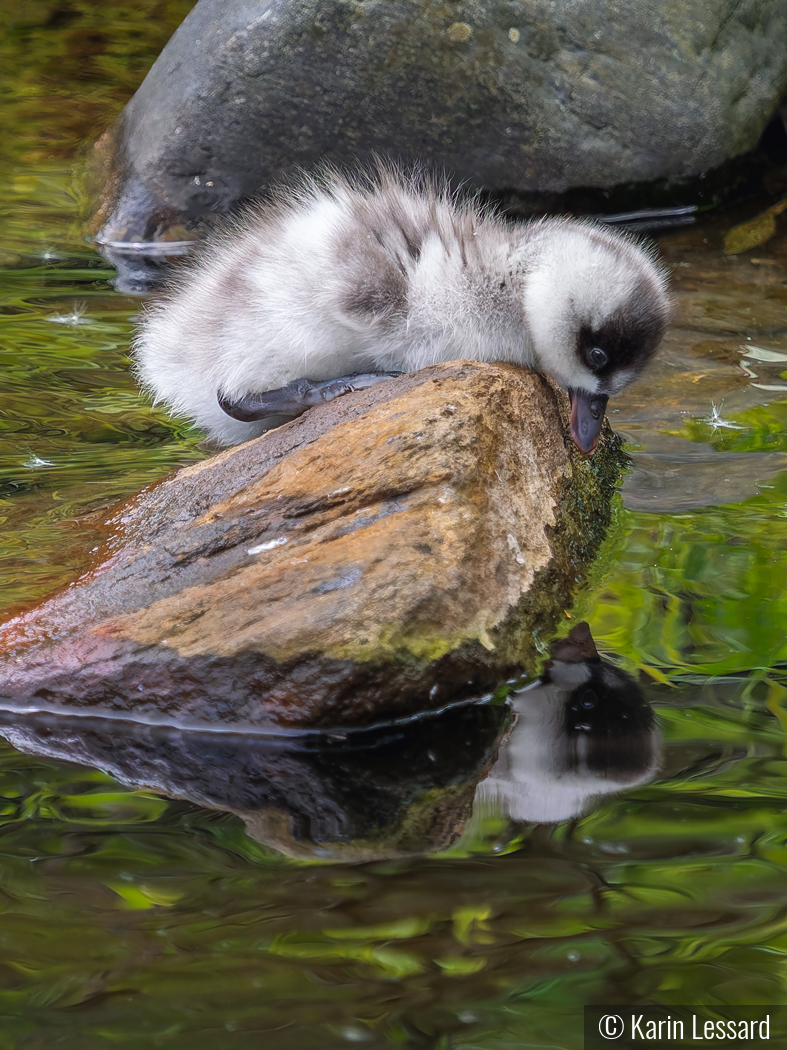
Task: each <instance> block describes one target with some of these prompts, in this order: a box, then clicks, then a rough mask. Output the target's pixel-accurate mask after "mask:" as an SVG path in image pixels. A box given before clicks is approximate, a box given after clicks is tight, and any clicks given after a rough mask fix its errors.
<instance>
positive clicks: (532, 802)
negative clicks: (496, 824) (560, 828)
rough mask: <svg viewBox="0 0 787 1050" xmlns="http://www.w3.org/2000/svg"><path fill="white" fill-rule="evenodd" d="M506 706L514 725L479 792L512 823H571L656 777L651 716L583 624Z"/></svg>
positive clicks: (558, 645)
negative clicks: (596, 802) (595, 803)
mask: <svg viewBox="0 0 787 1050" xmlns="http://www.w3.org/2000/svg"><path fill="white" fill-rule="evenodd" d="M512 703H513V707H514V710H515V711H516V715H517V721H516V724H515V726H514V728H513V730H512V731H511V733H510V735H509V738H508V740H507V741H506V743H505V744H504V745H503V747H502V748H501V749H500V754H499V757H498V761H497V763H496V764H495V766H494V767H493V768H492V770H491V773H490V775H489V777H488V778H487V779H486V780H484V781H482V782H481V784H480V785H479V794H480V797H481V798H486V799H497V800H498V801H499V802H500V803H501V804H502V806H503V808H504V809H505V811H506V813H507V814H508V816H510V817H511V818H512V819H513V820H526V821H536V822H540V823H544V822H551V821H560V820H569V819H571V818H572V817H576V816H579V815H580V814H581V813H582V812H584V811H585V809H586V808H587V806H588V803H589V802H591V800H593V799H599V798H601V797H602V796H604V795H610V794H614V793H615V792H617V791H622V790H623V789H624V788H626V787H633V786H634V785H635V784H642V783H644V782H646V781H648V780H650V779H652V777H653V776H654V774H655V772H656V769H657V766H658V751H659V735H658V731H657V729H656V726H655V723H654V718H653V712H652V710H651V708H650V706H649V704H648V703H647V701H646V700H645V698H644V697H643V695H642V693H641V691H640V689H639V687H638V685H637V683H636V682H635V681H634V679H633V678H631V677H630V676H629V675H627V674H626V673H625V672H624V671H621V670H620V669H619V668H617V667H614V666H613V665H612V664H610V663H607V662H606V661H605V660H602V659H601V657H600V656H599V655H598V652H597V651H596V646H595V644H594V642H593V638H592V637H591V634H590V629H589V628H588V625H587V624H586V623H580V624H577V625H576V626H575V627H574V628H573V629H572V631H571V633H570V635H569V636H568V638H565V639H563V640H561V641H559V642H557V643H556V644H555V645H553V647H552V660H550V661H549V663H548V664H547V666H546V668H545V674H544V675H543V677H542V678H541V679H540V681H539V682H538V683H537V684H536V685H534V686H531V687H530V688H528V689H524V690H522V691H521V692H517V693H514V696H513V697H512Z"/></svg>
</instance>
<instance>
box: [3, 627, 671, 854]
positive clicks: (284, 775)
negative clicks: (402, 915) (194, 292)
mask: <svg viewBox="0 0 787 1050" xmlns="http://www.w3.org/2000/svg"><path fill="white" fill-rule="evenodd" d="M514 708H515V711H516V715H517V718H516V724H515V726H514V728H513V730H511V731H510V734H509V735H508V736H507V737H506V733H507V731H508V730H509V727H510V724H511V709H510V708H509V707H507V706H502V705H494V704H463V705H456V706H454V707H451V708H448V709H446V710H445V711H442V712H440V713H438V714H429V715H424V716H422V717H419V718H415V719H412V720H410V721H406V722H401V723H397V724H393V725H387V726H380V727H376V728H373V729H363V730H349V731H347V732H336V731H335V732H332V733H330V732H319V733H318V732H314V733H309V732H306V733H300V734H292V735H286V736H261V735H259V736H249V735H248V734H240V733H230V732H227V733H215V732H194V731H184V730H178V729H173V728H170V727H164V726H150V725H140V724H137V723H122V722H121V723H119V722H117V721H112V722H107V721H103V720H101V719H93V718H73V717H72V718H69V717H67V716H63V715H43V714H34V715H27V716H22V717H20V716H19V715H12V714H8V713H6V714H1V715H0V735H2V736H4V737H5V738H6V739H7V740H8V741H9V742H10V743H12V744H13V745H14V746H15V747H16V748H18V749H19V750H20V751H24V752H30V753H33V754H37V755H45V756H47V757H49V758H55V759H61V760H66V761H70V762H78V763H82V764H86V765H91V766H97V767H99V768H100V769H102V770H104V771H106V772H108V773H111V774H112V775H113V776H115V777H116V778H117V779H119V780H121V781H122V782H124V783H126V784H129V785H131V786H133V787H136V788H148V789H153V790H155V791H158V792H160V793H162V794H164V795H168V796H170V797H173V798H182V799H188V800H189V801H191V802H195V803H197V804H198V805H201V806H206V807H208V808H210V809H219V810H225V811H229V812H232V813H236V814H237V815H238V816H240V817H241V818H242V819H243V820H244V822H245V824H246V828H247V831H248V833H249V835H250V836H251V837H252V838H254V839H256V840H257V841H259V842H262V843H264V844H266V845H268V846H272V847H274V848H275V849H277V850H279V851H281V852H283V853H286V854H288V855H290V856H301V857H316V858H320V859H336V860H344V861H359V860H370V859H374V858H381V857H393V856H403V855H409V854H419V853H433V852H437V851H440V850H443V849H446V848H447V847H449V846H450V845H451V844H452V843H453V842H455V840H456V839H457V838H458V837H459V836H460V835H461V833H462V830H463V828H464V825H465V822H466V821H467V819H468V817H469V816H470V813H471V810H472V804H473V796H474V793H475V789H476V786H477V784H478V783H479V781H483V783H482V786H481V797H487V798H488V797H490V796H491V797H497V798H500V799H502V800H503V802H504V805H505V808H506V810H507V813H508V815H510V816H511V817H512V818H513V819H515V820H527V821H534V822H546V821H556V820H564V819H567V818H569V817H573V816H575V815H577V814H578V813H579V812H581V811H582V810H583V809H584V808H585V806H586V804H587V802H588V800H590V799H591V798H593V797H598V796H601V795H608V794H611V793H614V792H615V791H618V790H620V789H622V788H624V787H626V786H628V785H631V784H634V783H641V782H642V781H643V780H645V779H647V778H648V777H650V776H651V775H652V774H653V772H654V771H655V768H656V753H657V737H656V732H655V729H654V725H653V716H652V714H651V711H650V708H649V706H648V705H647V703H646V702H645V701H644V699H643V697H642V695H641V693H640V691H639V689H638V687H637V686H636V684H635V683H634V682H633V680H632V679H631V678H630V677H629V676H628V675H626V674H624V673H623V672H622V671H619V670H617V669H616V668H614V667H612V666H611V665H609V664H607V663H605V662H603V661H602V660H601V659H600V658H599V656H598V653H597V652H596V648H595V645H594V644H593V639H592V638H591V636H590V631H589V629H588V627H587V625H586V624H581V625H579V626H578V627H575V628H574V630H573V631H572V632H571V634H570V635H569V637H568V638H567V639H565V640H563V641H561V642H558V643H556V644H555V646H554V647H553V659H552V661H551V662H550V664H549V665H548V668H547V671H546V673H545V675H544V676H543V678H542V679H541V680H540V681H539V682H538V683H537V684H536V685H535V686H531V687H530V688H529V689H525V690H523V691H521V692H519V693H517V694H515V697H514ZM121 727H122V728H121ZM119 734H122V746H119ZM502 741H505V742H504V743H502V747H501V742H502ZM498 753H499V757H498ZM496 759H497V761H496V762H495V760H496ZM490 770H491V775H489V774H490ZM487 775H489V779H488V780H486V781H484V780H483V778H484V777H485V776H487Z"/></svg>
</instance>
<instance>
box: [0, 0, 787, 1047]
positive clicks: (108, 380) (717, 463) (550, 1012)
mask: <svg viewBox="0 0 787 1050" xmlns="http://www.w3.org/2000/svg"><path fill="white" fill-rule="evenodd" d="M9 6H10V5H9ZM189 6H190V4H189V3H187V2H182V0H181V2H175V0H172V2H168V3H154V2H152V0H143V2H140V0H137V2H135V3H134V4H133V5H131V4H127V5H125V6H124V5H122V4H114V5H113V4H109V5H108V4H99V3H93V2H88V0H81V2H77V0H73V2H72V3H61V4H58V3H50V2H47V0H30V2H28V3H25V4H24V5H14V11H15V14H14V15H13V16H11V15H10V14H9V13H5V14H3V15H2V16H0V17H2V18H5V19H6V20H8V19H11V18H12V17H13V21H10V22H8V24H7V25H4V26H3V32H2V33H0V66H2V68H3V69H4V70H11V71H15V76H14V80H13V82H11V81H9V82H7V83H6V84H5V85H4V87H3V93H2V96H1V97H0V105H1V106H2V110H1V111H0V124H1V125H2V129H3V135H0V165H1V166H2V176H3V177H2V180H0V331H1V332H2V338H1V339H0V357H1V358H2V369H3V392H2V414H0V593H1V594H2V606H3V615H4V616H5V615H10V614H11V613H12V612H13V611H14V610H15V609H18V608H21V607H22V606H25V605H28V604H31V603H33V602H35V601H36V600H37V599H39V598H40V597H42V596H43V595H45V594H46V593H48V592H49V591H50V590H52V589H53V588H55V587H57V586H59V585H62V584H64V583H66V582H68V581H69V580H70V579H72V578H73V577H74V575H75V574H77V573H78V572H79V571H80V569H81V568H82V567H84V565H85V563H86V561H87V560H88V558H89V553H90V549H91V547H92V546H93V545H94V542H95V532H94V523H95V522H97V521H100V520H101V516H102V511H103V509H104V508H106V507H107V506H109V505H111V504H112V503H114V502H116V501H117V500H119V499H121V498H123V497H124V496H127V495H129V494H131V493H133V492H135V491H136V490H137V489H139V488H140V487H142V486H143V485H145V484H148V483H150V482H152V481H155V480H157V479H158V478H161V477H163V476H164V475H165V474H167V473H168V472H169V471H171V470H173V469H175V468H177V467H178V466H180V465H182V464H184V463H187V462H189V461H192V460H194V459H195V458H198V457H200V456H202V455H204V453H203V451H202V450H201V449H200V447H199V440H200V439H199V435H198V434H196V433H194V432H192V431H190V430H189V429H188V428H186V427H184V426H182V425H179V424H176V423H173V422H172V421H170V420H168V419H166V418H165V417H164V416H163V415H161V414H160V413H158V412H156V411H155V410H153V409H152V408H151V407H150V406H149V405H148V404H147V402H146V401H145V400H144V398H142V397H140V395H139V394H138V392H137V390H136V388H135V385H134V383H133V381H132V379H131V378H130V375H129V370H128V357H127V351H128V342H129V336H130V333H131V330H132V324H133V317H134V314H135V313H136V312H137V311H138V309H139V300H136V299H131V298H126V297H124V296H122V295H120V294H118V293H116V292H115V291H114V290H113V289H112V287H111V286H110V285H109V283H108V281H109V279H110V278H111V277H112V272H111V271H110V270H109V269H108V267H107V266H106V264H105V263H104V262H103V261H102V260H101V258H100V257H98V256H97V255H96V254H95V253H94V252H93V251H92V250H91V249H90V246H89V244H88V243H87V242H86V240H85V237H84V231H85V225H84V218H83V217H84V204H83V201H84V197H85V194H86V190H85V188H84V187H83V186H82V184H81V181H80V177H79V176H75V174H74V173H75V170H76V171H77V172H79V171H81V170H82V168H83V165H82V163H81V161H80V160H79V159H77V160H75V159H74V158H75V156H77V155H78V147H80V146H81V145H82V144H84V143H89V141H90V140H91V138H92V137H94V136H95V135H96V134H97V133H98V132H99V131H100V130H101V129H102V128H103V127H105V126H106V125H107V124H108V123H109V122H110V121H111V119H112V118H113V116H114V115H115V114H116V113H117V112H118V111H119V109H120V108H121V107H122V104H123V103H124V101H125V100H126V99H127V98H128V97H129V95H130V94H131V93H132V92H133V90H134V88H135V87H136V86H137V84H138V83H139V81H140V79H141V77H142V76H143V75H144V72H145V70H146V68H147V67H148V66H149V65H150V63H151V61H152V59H153V58H154V57H155V55H156V54H157V53H158V51H159V50H160V48H161V46H163V43H164V42H165V40H166V38H167V35H168V33H169V32H170V31H171V29H172V28H173V27H174V26H175V25H177V23H178V21H179V20H180V19H181V18H182V16H183V14H184V13H185V11H186V10H188V8H189ZM771 200H772V198H767V199H766V196H765V191H764V190H763V194H762V200H761V201H759V202H757V201H750V202H748V203H744V204H741V206H740V209H739V211H738V212H736V213H735V214H729V213H728V214H724V215H723V214H720V213H718V212H713V213H711V214H710V215H708V216H707V217H706V218H705V219H704V220H703V221H702V222H701V223H699V224H698V225H696V226H694V227H691V228H688V229H686V230H683V231H679V232H676V233H673V234H670V235H669V236H667V237H665V238H664V239H663V241H662V250H663V252H664V254H665V257H666V259H667V261H668V263H669V265H670V266H671V268H672V270H673V273H674V278H675V289H676V299H677V316H676V323H675V325H674V327H673V329H672V331H671V333H670V335H669V337H668V340H667V342H666V345H665V347H664V350H663V352H662V353H661V355H660V357H659V360H658V363H657V364H656V365H655V366H654V367H653V369H652V370H651V371H650V372H649V374H648V375H647V377H646V379H645V380H644V381H643V382H642V383H640V384H639V385H638V386H637V387H635V388H633V389H632V390H631V391H629V392H628V393H627V394H626V396H625V397H622V398H619V399H618V403H617V405H616V406H615V413H614V414H613V415H612V417H611V418H612V421H613V425H615V426H616V428H617V429H619V430H620V431H621V432H622V433H623V434H624V435H625V436H626V438H627V440H628V441H629V442H630V447H631V449H632V455H633V469H632V473H631V474H630V476H629V477H628V478H627V479H626V481H625V484H624V485H623V489H622V495H621V498H620V500H619V503H618V505H617V508H616V511H615V520H614V526H613V529H612V531H611V534H610V537H609V540H608V542H607V544H606V546H605V549H604V551H603V554H602V557H601V558H600V559H599V561H598V563H597V564H596V566H595V567H594V570H593V575H592V581H591V584H590V586H589V588H588V589H587V591H586V592H585V593H584V594H583V595H582V597H581V600H580V604H579V607H578V608H577V609H575V610H572V612H571V619H570V620H567V624H566V626H567V628H568V627H570V626H571V625H575V624H576V623H577V621H579V620H580V619H585V620H587V621H588V622H589V623H590V625H591V630H592V635H593V638H594V639H595V643H596V645H597V646H598V648H599V650H600V651H601V652H602V653H603V654H606V659H607V661H608V666H613V667H614V668H617V669H618V670H612V671H609V669H608V671H607V673H608V674H610V675H612V677H613V678H614V681H615V683H617V684H616V685H615V686H614V688H613V687H610V689H611V691H612V692H613V693H614V692H615V689H617V691H618V692H617V694H616V695H618V699H619V704H618V706H616V707H614V709H613V707H610V706H609V704H607V706H606V707H604V710H603V711H602V712H601V715H599V713H598V710H596V709H594V710H596V714H595V715H588V712H587V710H585V709H584V708H583V707H582V704H583V702H584V701H583V697H585V694H582V696H580V697H577V695H576V694H574V693H571V691H570V689H569V690H568V691H567V692H565V696H564V700H565V705H564V708H561V710H562V711H563V713H562V714H561V715H560V717H559V718H558V720H557V721H558V723H559V725H558V729H557V730H555V731H554V732H552V731H551V730H550V731H548V729H547V728H545V726H547V724H548V723H549V717H548V715H547V714H545V715H544V718H543V719H542V720H541V721H539V718H540V715H539V711H541V710H542V709H543V710H544V711H547V707H548V703H553V702H555V703H563V701H562V700H560V699H559V698H558V699H555V697H554V696H552V695H551V694H549V689H550V688H553V687H552V686H549V685H548V684H543V683H542V684H541V685H535V686H532V687H531V690H530V692H527V693H524V694H523V695H522V697H521V698H519V700H517V703H520V704H521V712H520V714H521V720H520V723H519V726H520V728H521V727H522V726H529V727H530V729H531V730H532V734H533V735H532V736H520V737H519V738H517V737H516V736H515V735H512V736H510V737H509V738H508V743H507V744H506V745H505V746H504V748H503V750H502V751H501V755H500V758H499V762H498V765H497V766H496V767H495V769H494V770H493V771H492V773H491V775H490V776H489V777H488V778H487V780H486V782H485V783H486V789H484V790H482V791H481V792H479V796H478V798H477V799H476V805H475V808H474V809H472V796H473V785H474V784H475V782H476V781H477V780H478V778H479V777H480V776H481V775H482V774H486V773H489V768H488V767H489V764H490V762H491V758H490V755H491V756H492V757H494V750H495V748H496V746H497V742H498V741H499V736H500V733H502V732H503V731H505V729H506V728H507V727H508V725H509V722H508V719H509V715H508V711H507V709H506V708H505V707H500V706H491V707H486V708H480V709H479V708H470V709H461V710H459V711H456V712H452V713H451V712H449V713H447V714H446V715H445V716H440V717H433V718H431V719H427V720H425V721H424V723H423V724H420V725H418V726H417V727H415V728H414V727H413V726H412V725H410V726H407V725H405V726H399V727H393V728H391V729H388V730H380V731H377V732H376V733H373V734H369V735H367V736H366V737H364V738H359V737H352V736H351V737H350V738H348V739H346V740H338V739H336V740H332V741H328V742H322V743H321V744H320V746H319V747H318V746H317V744H316V743H315V742H314V741H311V740H309V739H302V740H298V741H294V742H293V741H290V742H287V743H286V744H285V743H282V742H279V743H277V744H271V743H270V742H268V743H265V742H263V741H256V742H252V743H249V742H248V741H244V740H242V739H236V738H234V737H232V736H231V735H229V736H228V737H227V738H226V739H223V740H221V741H216V740H214V739H209V738H205V737H200V736H197V737H191V738H181V737H179V736H178V734H176V733H174V732H172V731H167V732H165V731H163V730H162V731H159V732H158V733H157V732H154V731H153V730H148V731H147V732H145V731H142V730H139V729H137V730H134V729H133V728H132V727H129V726H123V725H122V724H116V725H114V726H111V727H109V728H108V727H107V726H106V725H104V726H101V725H96V724H92V723H91V724H88V723H87V722H82V724H80V725H79V726H78V727H77V728H74V727H73V726H63V725H62V723H60V722H58V721H57V720H55V721H50V722H47V720H46V719H42V720H39V722H38V723H29V724H27V725H26V726H21V727H20V726H19V725H15V724H13V720H8V719H6V721H5V722H4V723H3V725H2V726H0V731H2V732H4V733H5V734H6V736H7V738H8V740H9V741H14V742H15V743H16V745H17V747H14V746H12V744H11V743H10V742H2V743H0V1047H1V1048H2V1050H6V1048H7V1050H11V1048H14V1050H16V1048H25V1050H27V1048H39V1047H40V1048H47V1050H49V1048H52V1047H62V1048H66V1050H82V1048H85V1050H93V1048H101V1047H105V1046H120V1047H129V1048H137V1047H139V1048H142V1047H159V1046H160V1047H167V1048H173V1050H179V1048H184V1050H203V1048H204V1050H225V1048H226V1050H234V1048H236V1047H238V1048H240V1047H243V1048H247V1047H256V1046H260V1047H262V1046H264V1047H266V1050H268V1048H270V1050H276V1048H279V1047H281V1048H287V1050H296V1048H300V1047H303V1048H312V1047H320V1048H326V1050H334V1048H340V1047H348V1046H352V1045H358V1046H365V1047H370V1048H376V1047H379V1048H383V1047H395V1046H402V1047H413V1048H417V1047H429V1048H431V1047H440V1048H446V1050H447V1048H449V1047H450V1048H452V1050H470V1048H483V1050H497V1048H504V1047H506V1048H507V1047H511V1048H513V1047H531V1046H532V1047H536V1046H539V1047H571V1048H575V1047H576V1048H578V1047H580V1046H581V1045H582V1034H581V1033H582V1028H581V1006H582V1005H583V1004H585V1003H587V1004H607V1003H662V1004H667V1005H669V1004H679V1003H687V1004H700V1003H709V1004H712V1003H725V1004H730V1003H748V1004H774V1005H775V1004H785V1003H787V904H786V903H785V902H786V901H787V816H785V801H787V781H786V780H785V776H786V775H787V758H786V757H785V728H787V674H785V665H787V631H785V624H787V588H786V587H785V583H786V582H787V580H786V577H787V378H786V377H787V313H786V312H785V311H786V310H787V283H786V282H787V225H784V226H782V227H780V228H778V229H777V235H776V237H775V238H773V239H772V240H770V241H769V242H768V243H767V244H765V245H763V246H761V247H759V248H756V249H754V250H752V251H749V252H747V253H744V254H742V255H738V256H725V255H724V254H723V251H722V243H723V236H724V234H725V232H726V230H727V229H728V228H729V226H730V225H731V224H732V223H733V222H739V221H742V220H744V219H747V218H750V217H751V216H752V215H753V214H755V213H756V212H757V210H759V209H760V208H761V207H764V206H765V205H766V204H768V203H770V202H771ZM626 675H628V676H630V677H626ZM615 676H619V677H615ZM635 678H636V680H637V681H638V682H639V689H638V690H637V687H636V686H633V685H632V684H631V683H632V682H633V679H635ZM554 689H555V691H556V692H559V689H558V686H557V685H555V686H554ZM632 690H634V692H632ZM608 692H609V690H608ZM545 705H546V706H545ZM586 707H592V704H590V703H589V704H586ZM621 712H622V714H621ZM586 716H587V717H586ZM624 716H625V717H626V718H628V719H630V722H629V725H631V724H634V725H635V729H634V730H629V731H628V732H629V733H630V736H629V737H628V738H627V739H628V741H629V744H630V745H631V746H630V747H627V749H626V755H625V756H621V755H617V756H616V757H615V758H614V761H613V765H614V767H615V769H616V770H617V773H618V774H619V775H617V776H608V777H606V782H602V781H603V780H604V778H603V777H602V778H600V777H599V774H598V771H597V770H595V771H594V767H593V755H592V747H590V749H589V750H588V749H587V748H586V750H585V751H584V752H583V753H582V755H580V757H579V758H578V757H577V755H578V751H577V747H576V746H575V742H576V739H578V738H579V737H578V736H577V734H580V735H581V734H582V733H585V734H586V737H585V738H584V739H591V738H593V734H594V733H596V732H597V731H599V732H600V735H601V737H603V736H604V732H605V731H606V730H605V729H604V727H605V726H606V727H607V728H608V727H609V726H610V725H611V724H612V723H613V722H614V721H615V719H616V718H618V717H621V718H622V717H624ZM597 717H599V718H601V721H602V722H603V723H604V724H603V725H602V726H601V729H599V726H600V723H596V722H593V718H597ZM527 718H530V719H531V721H530V723H528V722H527ZM583 719H584V721H583ZM588 719H589V721H588ZM604 720H606V721H604ZM553 721H554V720H553ZM586 725H587V726H590V728H589V729H588V728H587V727H586ZM553 729H554V726H553ZM515 732H516V731H515ZM550 732H551V735H550ZM610 732H611V731H610ZM539 734H541V735H540V736H539ZM561 734H562V735H561ZM572 734H573V735H572ZM597 735H598V734H597ZM608 735H609V733H608ZM613 735H614V734H613ZM558 738H559V739H558ZM569 738H570V739H571V740H573V741H574V744H571V747H574V751H573V752H572V754H573V756H574V758H573V765H571V763H568V764H566V760H565V755H566V754H567V750H566V748H567V747H568V745H567V744H566V740H567V739H569ZM531 739H538V740H539V741H541V746H540V747H539V749H537V750H538V754H535V753H534V750H536V749H533V748H532V747H531V746H530V745H529V743H528V741H529V740H531ZM561 741H562V742H561ZM583 746H584V745H583ZM490 749H491V750H490ZM506 749H507V750H506ZM550 749H552V750H550ZM561 749H562V750H561ZM31 750H32V751H36V752H37V753H38V756H39V757H30V755H29V754H27V753H26V752H28V751H31ZM580 750H581V749H580ZM43 755H47V756H50V757H46V758H45V757H40V756H43ZM545 755H547V757H548V758H549V761H547V760H546V759H545V757H544V756H545ZM66 756H69V757H70V758H71V759H72V760H76V761H77V762H79V764H75V763H74V761H71V762H67V761H64V758H65V757H66ZM549 756H551V758H550V757H549ZM561 756H562V757H561ZM632 756H633V757H632ZM501 761H502V762H503V764H502V765H501V764H500V762H501ZM550 762H551V763H552V764H551V766H550ZM561 762H563V766H561ZM528 763H529V764H528ZM569 766H570V767H571V768H570V770H569ZM98 770H101V772H99V771H98ZM403 770H407V771H408V773H409V778H408V777H407V776H405V773H404V772H403ZM523 770H524V772H523ZM555 770H557V773H556V772H555ZM414 771H415V772H414ZM561 771H562V772H561ZM113 774H114V775H113ZM471 811H472V812H471ZM511 814H513V815H514V817H515V818H516V819H513V818H512V816H511Z"/></svg>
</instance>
